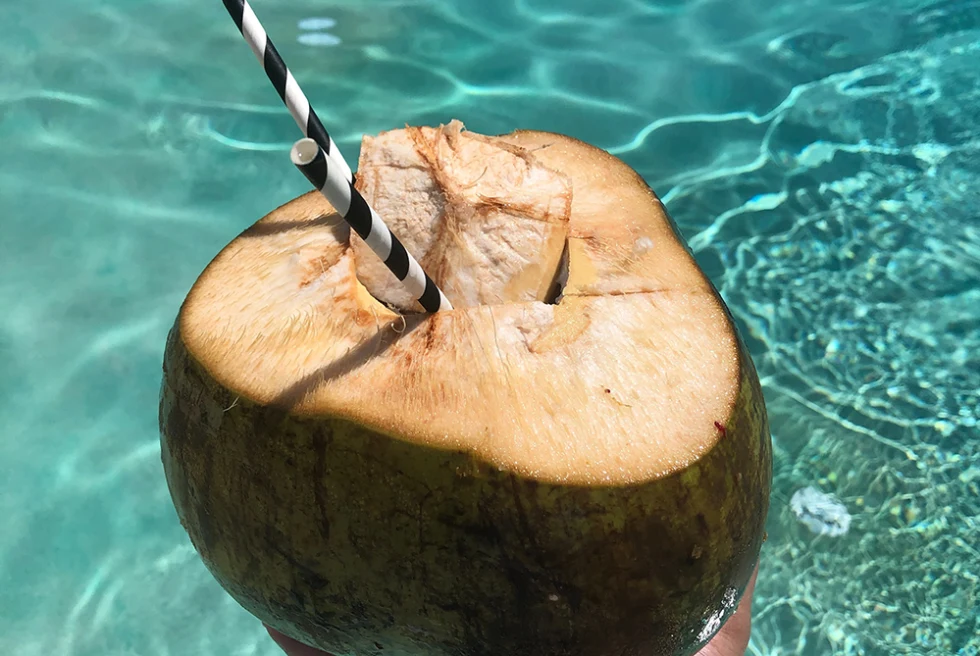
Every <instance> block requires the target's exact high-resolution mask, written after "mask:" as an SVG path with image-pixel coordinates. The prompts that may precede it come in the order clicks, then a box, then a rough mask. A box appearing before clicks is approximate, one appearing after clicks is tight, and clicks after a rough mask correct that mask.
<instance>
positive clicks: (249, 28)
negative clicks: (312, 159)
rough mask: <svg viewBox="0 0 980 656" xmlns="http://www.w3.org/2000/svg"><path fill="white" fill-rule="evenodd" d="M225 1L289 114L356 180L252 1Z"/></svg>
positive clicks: (239, 29) (226, 6)
mask: <svg viewBox="0 0 980 656" xmlns="http://www.w3.org/2000/svg"><path fill="white" fill-rule="evenodd" d="M223 2H224V3H225V9H227V10H228V13H229V14H231V18H232V20H234V21H235V25H237V26H238V31H239V32H241V33H242V36H243V37H245V41H246V42H247V43H248V45H249V47H250V48H251V49H252V52H254V53H255V57H256V59H258V60H259V63H260V64H262V68H264V69H265V74H266V75H268V76H269V81H270V82H272V86H274V87H275V88H276V91H278V92H279V97H280V98H282V100H283V102H284V103H286V107H288V108H289V113H290V114H292V115H293V119H294V120H295V121H296V125H298V126H299V129H300V130H302V131H303V134H305V135H306V136H307V137H309V138H311V139H313V140H314V141H316V142H317V143H318V144H319V145H320V147H321V148H323V150H324V152H326V153H327V156H328V157H329V158H330V160H331V161H332V162H334V163H335V164H336V166H337V167H338V168H339V169H340V171H341V172H342V173H343V174H344V177H345V178H347V180H353V179H354V175H353V173H351V169H350V166H348V165H347V161H346V160H345V159H344V156H343V155H341V154H340V149H339V148H337V144H335V143H334V141H333V139H331V138H330V135H329V134H328V133H327V130H326V128H324V127H323V123H321V122H320V118H319V117H318V116H317V115H316V112H315V111H313V107H312V106H311V105H310V101H309V100H307V98H306V94H305V93H303V90H302V89H300V88H299V83H298V82H296V78H294V77H293V74H292V73H290V72H289V69H288V68H286V62H284V61H283V60H282V57H280V56H279V51H278V50H276V46H275V45H273V43H272V39H270V38H269V35H268V34H267V33H266V31H265V28H264V27H262V23H260V22H259V19H258V17H256V15H255V12H254V11H252V8H251V7H250V6H249V4H248V2H246V0H223Z"/></svg>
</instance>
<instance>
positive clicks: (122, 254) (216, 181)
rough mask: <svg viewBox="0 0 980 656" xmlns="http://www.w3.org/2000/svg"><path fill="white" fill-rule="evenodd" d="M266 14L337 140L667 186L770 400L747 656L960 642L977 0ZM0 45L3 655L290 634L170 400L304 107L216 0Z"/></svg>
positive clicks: (976, 335)
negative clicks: (178, 462) (811, 521)
mask: <svg viewBox="0 0 980 656" xmlns="http://www.w3.org/2000/svg"><path fill="white" fill-rule="evenodd" d="M255 7H256V11H257V13H258V14H259V16H260V17H261V18H262V20H263V22H264V23H265V24H266V27H267V28H268V29H269V31H270V32H271V34H272V36H273V38H274V39H275V40H276V42H277V45H278V46H279V49H280V51H281V52H282V54H283V56H284V57H285V59H286V61H287V62H289V63H290V64H291V66H292V68H293V70H294V72H295V73H296V75H297V77H298V78H299V79H300V81H301V83H302V85H303V87H304V88H305V89H306V91H307V93H308V95H309V96H310V98H311V100H312V101H313V103H314V105H315V106H316V108H317V109H318V111H319V113H320V115H321V117H322V118H323V119H324V122H325V123H326V124H327V126H328V128H329V129H331V131H332V133H333V135H334V137H335V138H337V139H338V140H339V142H340V145H341V148H342V149H343V151H344V152H345V153H346V154H347V157H348V159H349V160H350V161H352V162H353V161H356V153H357V148H358V142H359V136H360V135H361V134H363V133H376V132H378V131H380V130H384V129H388V128H394V127H398V126H401V125H403V124H405V123H411V124H438V123H441V122H447V121H449V120H450V119H452V118H459V119H461V120H463V121H464V122H465V123H466V124H467V126H468V127H469V128H470V129H473V130H476V131H479V132H485V133H499V132H506V131H510V130H511V129H514V128H517V127H523V128H537V129H545V130H552V131H559V132H565V133H568V134H571V135H573V136H576V137H579V138H582V139H585V140H587V141H590V142H592V143H594V144H596V145H599V146H601V147H604V148H607V149H609V150H611V151H612V152H613V153H616V154H617V155H619V156H621V157H622V158H624V159H625V160H626V161H627V162H628V163H630V164H631V165H633V166H634V167H635V168H636V169H637V170H638V171H640V173H642V174H643V175H644V176H645V177H646V179H647V180H648V181H649V182H650V184H651V185H652V186H653V187H654V189H656V190H657V191H658V192H659V193H660V194H661V195H662V196H663V198H664V199H665V201H666V203H667V205H668V207H669V209H670V211H671V212H672V214H673V216H674V218H675V219H676V220H677V221H678V223H679V225H680V226H681V228H682V229H683V231H684V233H685V235H686V236H687V237H688V239H689V240H690V243H691V244H692V247H693V248H694V250H695V252H696V254H697V257H698V258H699V260H700V262H701V264H702V265H703V266H704V268H705V269H706V271H707V272H708V273H709V274H710V275H711V277H712V278H713V280H714V281H715V283H716V284H717V285H718V286H719V288H720V289H721V290H722V292H723V294H724V296H725V298H726V299H727V301H728V303H729V304H730V306H731V308H732V310H733V312H734V314H735V316H736V317H737V319H738V321H739V322H740V324H741V326H742V329H743V333H744V336H745V338H746V340H747V341H748V342H749V344H750V346H751V349H752V352H753V355H754V357H755V359H756V363H757V365H758V367H759V370H760V374H761V376H762V377H763V382H764V386H765V393H766V397H767V401H768V407H769V413H770V419H771V422H772V431H773V439H774V444H775V458H776V459H775V483H774V490H773V496H772V510H771V514H770V518H769V540H768V542H767V544H766V545H765V548H764V553H763V564H762V571H761V576H760V581H759V586H758V590H757V597H756V603H755V626H754V633H753V638H752V644H751V647H750V651H749V653H751V654H755V655H763V654H764V655H776V654H805V655H811V654H812V655H816V654H869V655H870V654H876V655H877V654H882V655H885V654H887V655H891V654H957V655H964V656H965V655H968V654H977V653H978V650H980V638H978V637H977V636H978V635H980V617H978V611H977V608H978V606H980V599H978V596H980V490H978V487H980V440H978V428H977V419H978V417H980V391H978V390H980V3H978V2H976V1H975V0H971V1H967V0H960V1H950V2H924V1H922V0H914V1H913V0H879V1H875V2H867V1H865V2H858V1H855V0H851V1H842V0H819V1H818V0H788V1H787V2H782V3H770V2H766V1H765V0H724V1H721V0H716V1H712V0H703V1H692V2H682V1H680V0H669V1H667V0H665V1H663V2H648V1H643V0H605V1H603V2H596V1H595V0H492V1H490V2H483V1H480V0H456V1H450V0H430V1H422V0H415V1H410V0H405V1H379V0H348V1H345V2H340V1H312V0H291V1H289V2H282V1H280V2H272V1H271V0H256V2H255ZM308 18H330V19H332V20H333V21H335V24H333V25H327V23H324V22H321V23H320V25H319V26H317V25H315V24H314V25H311V24H309V23H304V24H303V28H305V29H301V26H300V21H302V20H303V19H308ZM310 27H313V28H315V29H312V30H311V29H308V28H310ZM0 64H2V70H3V73H2V75H0V146H2V152H3V155H4V157H3V158H2V159H0V190H2V193H0V221H2V231H0V310H2V312H0V512H2V514H3V518H4V521H3V523H2V528H0V654H3V655H5V656H6V655H11V656H42V655H43V656H50V655H54V656H108V655H112V656H116V655H119V656H122V655H124V654H125V655H141V656H142V655H147V656H149V655H154V656H158V655H160V656H162V655H181V656H183V655H186V654H214V655H216V656H219V655H220V656H224V655H234V656H246V655H271V654H275V653H277V652H276V650H275V649H274V647H273V645H272V644H271V642H270V641H269V640H268V638H267V637H266V635H265V634H264V632H263V631H262V629H261V627H260V626H259V625H258V624H257V622H255V621H254V620H253V619H252V618H251V617H250V616H248V615H247V614H246V613H245V612H244V611H242V610H241V609H240V608H239V607H238V606H237V605H236V604H235V603H234V602H233V601H231V599H230V598H229V597H227V596H226V595H225V594H224V593H223V592H222V590H221V589H220V588H219V587H218V586H217V585H216V584H215V583H214V582H213V580H212V579H211V578H210V576H209V575H208V573H207V572H206V571H205V570H204V568H203V566H202V565H201V564H200V562H199V561H198V559H197V557H196V555H195V553H194V552H193V550H192V549H191V547H190V545H189V543H188V541H187V539H186V537H185V534H184V532H183V530H182V529H181V527H180V526H179V524H178V523H177V520H176V517H175V514H174V512H173V509H172V506H171V503H170V499H169V496H168V494H167V490H166V486H165V483H164V478H163V474H162V470H161V465H160V460H159V446H158V437H157V423H156V421H157V419H156V410H157V400H158V396H157V395H158V388H159V381H160V362H161V356H162V352H163V346H164V337H165V335H166V332H167V330H168V328H169V326H170V324H171V322H172V320H173V318H174V316H175V313H176V311H177V308H178V305H179V303H180V302H181V300H182V299H183V296H184V294H185V293H186V292H187V290H188V288H189V287H190V285H191V284H192V283H193V281H194V279H195V277H196V276H197V275H198V273H199V272H200V271H201V270H202V268H203V267H204V266H205V265H206V264H207V262H208V261H209V259H210V258H211V257H212V256H213V255H214V254H215V253H216V252H217V251H218V250H219V249H220V248H221V247H222V246H223V245H224V244H225V243H227V241H229V240H230V239H231V238H232V237H234V236H235V235H236V234H237V233H238V232H239V231H241V230H242V229H243V228H245V227H246V226H248V225H249V224H250V223H251V222H253V221H254V220H255V219H257V218H259V217H260V216H262V215H263V214H264V213H266V212H267V211H269V210H271V209H272V208H274V207H276V206H277V205H279V204H281V203H283V202H285V201H286V200H288V199H290V198H292V197H293V196H296V195H298V194H299V193H301V192H304V191H306V190H307V183H306V181H305V180H304V179H303V178H302V176H301V175H299V174H298V173H297V172H296V171H295V169H294V168H293V167H292V165H291V164H290V163H289V160H288V154H287V149H288V146H289V145H290V144H291V143H292V142H293V140H294V139H296V138H297V135H298V133H297V131H296V128H295V126H294V124H293V123H292V120H291V118H290V117H289V115H288V114H287V113H286V112H285V110H284V109H283V108H282V107H281V105H280V104H279V102H278V98H277V97H276V96H275V95H274V92H273V90H272V88H271V87H270V86H269V84H268V82H267V81H266V80H265V78H264V77H263V75H262V72H261V70H260V69H259V68H258V66H257V65H256V62H255V61H254V59H253V58H252V55H251V53H250V52H249V51H248V49H247V47H246V46H245V44H244V43H243V42H242V40H241V37H240V36H239V34H238V33H237V31H236V30H235V27H234V25H233V24H232V23H231V21H230V20H229V19H228V16H227V14H226V13H225V10H224V8H223V7H222V5H221V3H220V2H218V0H213V1H207V2H205V1H201V0H194V1H191V0H167V1H166V2H164V1H156V2H151V1H137V0H100V1H99V2H75V1H69V0H50V1H49V2H45V3H28V2H16V3H15V2H5V3H3V4H2V7H0ZM806 487H813V488H815V489H816V490H819V491H822V492H824V493H830V494H833V495H835V497H836V498H838V499H839V500H840V502H841V503H842V504H843V506H844V508H845V509H846V512H847V513H848V514H849V515H850V516H851V521H850V524H849V526H848V530H847V532H846V533H844V534H843V535H837V536H833V535H818V534H815V533H814V532H812V531H811V530H810V528H808V527H807V525H806V524H805V523H803V522H801V521H800V518H799V517H798V516H797V515H798V513H796V512H794V510H793V508H794V504H792V503H791V499H792V498H793V496H794V494H796V492H797V491H798V490H800V489H803V488H806Z"/></svg>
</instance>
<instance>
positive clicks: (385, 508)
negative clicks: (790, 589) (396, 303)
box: [160, 318, 772, 656]
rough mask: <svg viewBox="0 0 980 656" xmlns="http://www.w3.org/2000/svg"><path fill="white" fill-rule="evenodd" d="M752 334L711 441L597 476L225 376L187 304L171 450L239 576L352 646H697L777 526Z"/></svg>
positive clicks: (187, 521)
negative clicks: (439, 444)
mask: <svg viewBox="0 0 980 656" xmlns="http://www.w3.org/2000/svg"><path fill="white" fill-rule="evenodd" d="M739 346H740V361H741V362H740V366H741V383H740V389H739V392H738V398H737V402H736V404H735V408H734V411H733V414H732V415H731V417H730V418H729V420H728V421H727V422H726V424H725V425H724V426H719V431H720V432H721V437H720V439H719V440H718V442H717V443H716V445H715V446H714V447H713V448H712V449H711V450H710V451H708V452H707V453H706V454H704V455H703V457H701V458H700V459H699V460H698V461H697V462H696V463H694V464H693V465H691V466H690V467H688V468H686V469H684V470H683V471H680V472H676V473H674V474H672V475H669V476H666V477H663V478H658V479H655V480H651V481H648V482H644V483H641V484H632V485H626V486H611V487H594V486H575V485H561V484H554V483H542V482H537V481H534V480H529V479H528V478H524V477H521V476H519V475H515V474H513V473H509V472H507V471H500V470H498V469H497V468H495V467H492V466H488V465H486V464H485V463H481V462H479V461H477V460H475V459H474V457H473V456H472V455H470V454H467V453H461V452H453V451H447V450H442V449H436V448H432V447H428V446H420V445H417V444H412V443H410V442H406V441H402V440H399V439H394V438H392V437H389V436H386V435H382V434H379V433H377V432H373V431H371V430H368V429H366V428H364V427H362V426H358V425H356V424H353V423H351V422H348V421H344V420H340V419H336V418H331V417H310V416H298V415H295V414H291V413H290V412H289V411H288V410H286V409H282V408H276V407H271V406H267V405H266V406H263V405H257V404H254V403H252V402H250V401H249V400H248V399H246V398H242V397H241V396H240V395H238V394H235V393H233V392H231V391H229V390H228V389H226V388H224V387H223V386H222V385H220V384H219V383H218V382H216V381H215V380H214V379H213V378H212V377H211V376H210V375H209V373H208V372H207V370H206V369H205V368H204V367H203V366H202V365H201V364H200V362H199V361H198V359H197V358H195V355H194V353H192V352H190V351H189V350H188V348H187V346H186V345H185V342H184V340H183V339H182V337H181V329H180V319H179V318H178V321H177V324H176V325H175V327H174V329H173V330H172V331H171V334H170V337H169V339H168V343H167V348H166V354H165V359H164V377H163V386H162V393H161V406H160V425H161V437H162V447H163V448H162V454H163V465H164V469H165V473H166V477H167V481H168V484H169V487H170V491H171V494H172V497H173V500H174V504H175V506H176V509H177V513H178V515H179V517H180V521H181V523H182V524H183V526H184V527H185V529H186V530H187V532H188V534H189V536H190V539H191V541H192V542H193V544H194V546H195V548H196V549H197V551H198V552H199V553H200V555H201V557H202V559H203V561H204V563H205V564H206V566H207V567H208V569H209V570H210V571H211V573H212V574H213V575H214V576H215V578H216V579H217V580H218V582H219V583H220V584H221V585H222V586H223V587H224V589H225V590H227V591H228V592H229V593H230V594H231V595H232V596H233V597H234V598H235V599H236V600H237V601H238V602H239V603H240V604H241V605H242V606H244V607H245V608H246V609H247V610H248V611H249V612H251V613H252V614H253V615H255V616H256V617H257V618H259V619H260V620H262V621H263V622H265V623H266V624H268V625H269V626H271V627H273V628H275V629H277V630H279V631H281V632H283V633H284V634H286V635H288V636H292V637H294V638H296V639H298V640H300V641H302V642H304V643H306V644H309V645H313V646H316V647H318V648H320V649H323V650H327V651H329V652H331V653H333V654H337V655H338V656H343V655H347V654H351V655H353V654H357V655H358V656H367V655H373V654H378V655H381V654H385V655H399V656H400V655H403V654H404V655H405V656H409V655H421V654H424V655H425V656H463V655H465V656H490V655H493V656H500V655H508V656H525V655H526V656H614V655H615V656H621V655H627V654H636V655H641V654H643V655H654V654H657V655H677V656H681V655H689V654H693V653H695V652H696V651H698V649H700V648H701V647H702V646H703V645H704V644H705V643H706V642H707V640H708V639H709V638H710V637H711V632H710V631H709V632H707V633H706V631H705V626H706V624H708V623H709V622H710V623H712V625H713V626H720V624H721V623H723V622H724V620H725V619H727V617H728V616H729V615H730V614H731V613H732V612H734V610H735V608H736V605H737V601H738V598H739V597H740V596H741V593H742V591H743V590H744V589H745V586H746V584H747V583H748V581H749V579H750V577H751V575H752V571H753V568H754V566H755V563H756V562H757V559H758V555H759V551H760V548H761V544H762V540H763V535H764V522H765V517H766V513H767V510H768V499H769V490H770V484H771V476H772V473H771V459H772V458H771V444H770V439H769V430H768V422H767V417H766V412H765V406H764V403H763V397H762V392H761V389H760V386H759V382H758V377H757V375H756V372H755V370H754V367H753V365H752V362H751V359H750V358H749V357H748V356H747V353H746V351H745V348H744V345H743V344H742V343H741V342H739ZM712 618H713V619H712ZM719 620H720V621H719Z"/></svg>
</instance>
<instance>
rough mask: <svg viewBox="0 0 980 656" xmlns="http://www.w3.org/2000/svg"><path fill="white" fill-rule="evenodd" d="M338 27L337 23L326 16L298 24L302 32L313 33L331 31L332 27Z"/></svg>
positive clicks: (305, 20) (312, 18) (308, 19)
mask: <svg viewBox="0 0 980 656" xmlns="http://www.w3.org/2000/svg"><path fill="white" fill-rule="evenodd" d="M336 25H337V21H335V20H334V19H332V18H328V17H326V16H324V17H322V18H320V17H311V18H304V19H303V20H301V21H300V22H299V23H298V24H297V27H299V29H301V30H305V31H308V32H312V31H315V30H329V29H330V28H331V27H336Z"/></svg>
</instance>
